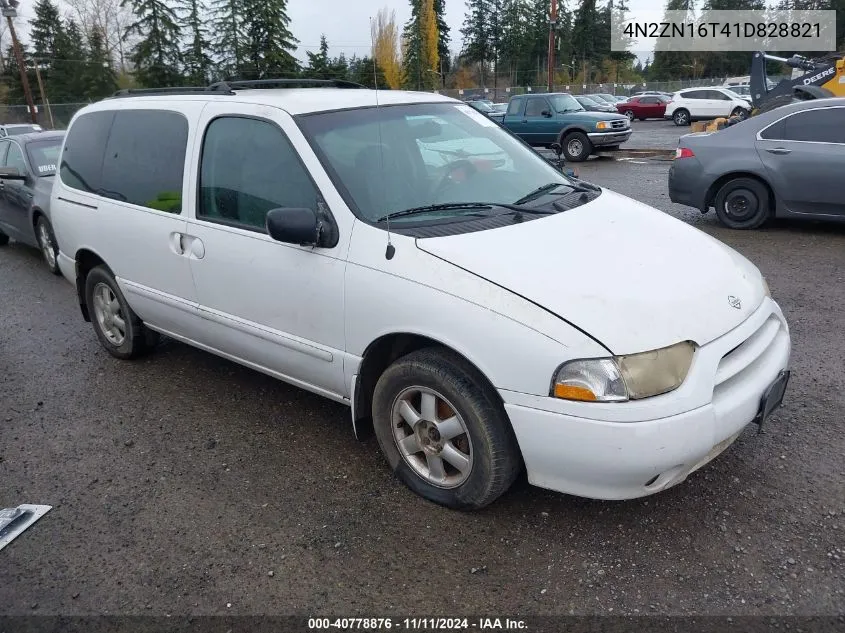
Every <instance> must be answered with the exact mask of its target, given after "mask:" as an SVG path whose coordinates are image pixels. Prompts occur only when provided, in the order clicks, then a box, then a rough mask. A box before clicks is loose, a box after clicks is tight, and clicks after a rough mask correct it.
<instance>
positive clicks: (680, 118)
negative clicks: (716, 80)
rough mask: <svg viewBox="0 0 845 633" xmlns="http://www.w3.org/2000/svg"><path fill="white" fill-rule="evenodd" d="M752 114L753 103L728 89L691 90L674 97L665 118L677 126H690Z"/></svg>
mask: <svg viewBox="0 0 845 633" xmlns="http://www.w3.org/2000/svg"><path fill="white" fill-rule="evenodd" d="M749 114H751V103H750V102H749V101H748V100H746V99H744V98H743V97H742V96H741V95H738V94H737V93H735V92H733V91H731V90H729V89H728V88H722V87H713V88H690V89H688V90H681V91H679V92H676V93H675V94H673V95H672V99H671V100H670V101H669V103H667V104H666V112H665V113H664V115H663V117H664V118H666V119H672V120H673V121H674V122H675V125H681V126H683V125H689V124H690V122H692V121H698V120H702V119H716V118H718V117H729V116H737V117H740V118H743V119H744V118H746V117H747V116H748V115H749Z"/></svg>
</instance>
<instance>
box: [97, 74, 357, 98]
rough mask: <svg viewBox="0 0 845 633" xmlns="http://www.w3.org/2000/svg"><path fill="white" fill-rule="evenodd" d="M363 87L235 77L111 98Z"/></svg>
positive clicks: (132, 90) (132, 91) (347, 83)
mask: <svg viewBox="0 0 845 633" xmlns="http://www.w3.org/2000/svg"><path fill="white" fill-rule="evenodd" d="M320 87H323V88H359V89H360V88H363V89H365V90H367V86H363V85H361V84H356V83H354V82H352V81H344V80H342V79H307V78H303V79H234V80H231V81H218V82H215V83H213V84H211V85H210V86H181V87H172V88H124V89H123V90H118V91H117V92H115V93H114V94H112V96H111V97H109V98H119V97H143V96H150V95H190V94H207V93H209V92H214V93H217V94H225V95H233V94H235V90H248V89H250V88H320Z"/></svg>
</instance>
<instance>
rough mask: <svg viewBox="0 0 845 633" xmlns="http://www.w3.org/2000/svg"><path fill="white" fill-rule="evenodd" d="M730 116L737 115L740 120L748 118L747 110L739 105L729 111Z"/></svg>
mask: <svg viewBox="0 0 845 633" xmlns="http://www.w3.org/2000/svg"><path fill="white" fill-rule="evenodd" d="M731 116H732V117H734V116H735V117H738V118H739V119H740V120H742V121H744V120H745V119H747V118H748V110H746V109H745V108H741V107H739V106H737V107H735V108H734V109H733V112H731Z"/></svg>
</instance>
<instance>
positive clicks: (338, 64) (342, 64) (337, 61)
mask: <svg viewBox="0 0 845 633" xmlns="http://www.w3.org/2000/svg"><path fill="white" fill-rule="evenodd" d="M329 72H330V73H331V76H332V77H333V78H334V79H349V62H348V61H346V55H344V54H343V53H341V54H340V55H338V56H337V57H335V58H334V59H332V61H331V63H330V64H329Z"/></svg>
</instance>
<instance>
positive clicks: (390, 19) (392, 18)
mask: <svg viewBox="0 0 845 633" xmlns="http://www.w3.org/2000/svg"><path fill="white" fill-rule="evenodd" d="M370 29H371V30H372V36H373V57H374V58H375V60H376V63H377V64H378V65H379V68H381V70H382V72H383V73H384V80H385V81H386V82H387V85H388V87H389V88H391V89H393V90H397V89H398V88H399V87H400V86H401V85H402V59H401V57H400V53H399V28H398V27H397V26H396V11H395V10H394V11H390V10H388V9H387V8H384V9H379V12H378V13H377V14H376V17H375V18H374V19H373V20H372V21H371V23H370Z"/></svg>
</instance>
